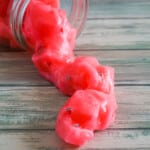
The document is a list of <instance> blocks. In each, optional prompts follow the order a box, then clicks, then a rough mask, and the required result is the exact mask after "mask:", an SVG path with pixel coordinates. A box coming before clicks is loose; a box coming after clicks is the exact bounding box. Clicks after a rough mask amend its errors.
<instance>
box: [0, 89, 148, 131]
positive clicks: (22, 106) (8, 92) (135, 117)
mask: <svg viewBox="0 0 150 150" xmlns="http://www.w3.org/2000/svg"><path fill="white" fill-rule="evenodd" d="M149 91H150V86H140V87H137V86H119V87H116V97H117V102H118V111H117V117H116V121H115V124H114V125H112V126H111V127H110V128H113V129H118V128H119V129H120V128H121V129H125V128H149V127H150V101H149V97H150V92H149ZM67 99H68V97H66V96H63V95H62V94H61V93H59V91H58V90H57V89H56V88H55V87H44V86H43V87H40V86H39V87H30V86H28V87H25V86H24V87H0V129H54V125H55V121H56V116H57V113H58V111H59V109H60V107H61V106H62V105H63V104H64V103H65V101H66V100H67Z"/></svg>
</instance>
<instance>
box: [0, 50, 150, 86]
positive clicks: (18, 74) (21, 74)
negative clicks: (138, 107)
mask: <svg viewBox="0 0 150 150" xmlns="http://www.w3.org/2000/svg"><path fill="white" fill-rule="evenodd" d="M75 53H76V55H88V56H95V57H97V59H98V60H99V61H100V62H101V63H102V64H104V65H111V66H113V67H115V69H116V84H118V83H120V84H150V70H149V69H148V68H150V51H148V50H147V51H146V50H141V51H135V50H127V51H119V50H116V51H115V50H114V51H108V50H107V51H103V50H102V51H100V50H97V51H94V50H89V51H78V50H77V51H75ZM0 57H1V59H0V85H1V86H2V85H5V86H13V85H19V86H21V85H23V86H24V85H51V84H50V83H48V82H47V81H46V80H45V79H43V78H42V77H40V75H39V73H38V72H37V70H36V69H35V68H34V66H33V64H32V62H31V60H30V58H29V56H28V55H27V53H24V52H20V53H19V52H13V53H8V52H6V53H5V52H1V53H0Z"/></svg>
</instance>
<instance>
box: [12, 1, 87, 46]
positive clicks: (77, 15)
mask: <svg viewBox="0 0 150 150" xmlns="http://www.w3.org/2000/svg"><path fill="white" fill-rule="evenodd" d="M29 3H30V0H13V2H12V7H11V11H10V28H11V31H12V34H13V36H14V38H15V40H16V41H17V42H18V43H19V44H20V45H21V46H22V47H23V48H24V49H27V48H30V49H31V46H29V45H28V43H26V40H25V39H24V36H23V33H22V23H23V17H24V15H25V11H26V9H27V7H28V5H29ZM88 5H89V1H88V0H72V1H71V0H60V7H61V9H64V10H65V11H66V13H67V16H68V20H69V22H70V24H71V25H72V26H73V27H74V28H75V29H76V30H77V37H78V36H79V35H80V33H81V31H82V29H83V27H84V24H85V22H86V19H87V13H88Z"/></svg>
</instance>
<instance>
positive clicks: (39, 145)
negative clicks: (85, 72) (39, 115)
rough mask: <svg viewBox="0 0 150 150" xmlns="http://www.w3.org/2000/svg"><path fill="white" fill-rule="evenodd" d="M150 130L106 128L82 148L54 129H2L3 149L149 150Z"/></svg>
mask: <svg viewBox="0 0 150 150" xmlns="http://www.w3.org/2000/svg"><path fill="white" fill-rule="evenodd" d="M149 141H150V130H149V129H140V130H134V129H131V130H130V129H129V130H106V131H102V132H97V133H96V134H95V137H94V139H93V140H92V141H89V142H88V143H86V144H85V145H84V146H81V147H80V148H77V147H73V146H71V145H68V144H66V143H64V142H63V141H62V140H60V139H59V138H58V137H57V135H56V134H55V132H54V131H51V130H49V131H41V130H39V131H18V132H14V131H0V145H1V149H2V150H10V149H11V150H17V149H18V150H19V149H21V150H135V149H136V150H148V149H149V147H150V142H149Z"/></svg>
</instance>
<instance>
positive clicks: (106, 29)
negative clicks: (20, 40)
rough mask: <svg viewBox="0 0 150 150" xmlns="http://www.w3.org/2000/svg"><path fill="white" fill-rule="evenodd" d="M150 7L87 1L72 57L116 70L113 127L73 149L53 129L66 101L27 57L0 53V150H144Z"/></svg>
mask: <svg viewBox="0 0 150 150" xmlns="http://www.w3.org/2000/svg"><path fill="white" fill-rule="evenodd" d="M149 27H150V1H149V0H142V1H141V0H90V12H89V16H88V21H87V24H86V27H85V29H84V31H83V33H82V34H81V36H80V37H79V39H78V41H77V47H76V50H75V54H76V55H77V56H78V55H90V56H95V57H97V59H98V60H99V62H101V63H102V64H105V65H111V66H113V67H114V68H115V70H116V78H115V86H116V88H115V91H116V97H117V102H118V111H117V116H116V121H115V122H114V124H113V125H111V126H110V127H109V128H108V129H107V130H105V131H103V132H96V134H95V138H94V140H93V141H90V142H89V143H87V144H86V145H84V146H82V147H81V148H74V147H72V146H70V145H68V144H65V143H64V142H63V141H61V140H60V139H59V138H58V137H57V136H56V134H55V130H54V126H55V120H56V116H57V113H58V111H59V108H60V107H61V106H62V105H63V104H64V102H65V101H66V99H67V98H68V97H66V96H63V95H62V94H61V93H60V92H59V91H58V90H57V89H56V88H55V87H53V85H52V84H50V83H48V82H47V81H45V80H44V79H43V78H41V77H40V76H39V74H38V73H37V71H36V69H35V68H34V66H33V65H32V62H31V60H30V58H29V56H28V54H27V53H26V52H25V51H23V50H20V49H9V48H4V47H1V48H0V150H10V149H11V150H56V149H57V150H72V149H81V150H129V149H130V150H137V149H139V150H149V149H150V142H149V141H150V31H149Z"/></svg>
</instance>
